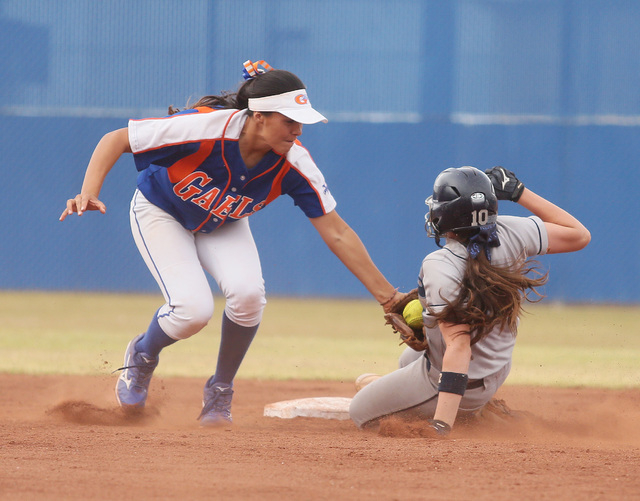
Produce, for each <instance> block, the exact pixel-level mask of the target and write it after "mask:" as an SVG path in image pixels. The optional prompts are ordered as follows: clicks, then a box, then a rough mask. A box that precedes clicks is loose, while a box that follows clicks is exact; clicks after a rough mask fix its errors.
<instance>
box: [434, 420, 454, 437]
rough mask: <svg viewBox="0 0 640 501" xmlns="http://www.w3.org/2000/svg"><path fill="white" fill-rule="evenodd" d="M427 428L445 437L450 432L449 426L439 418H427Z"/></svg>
mask: <svg viewBox="0 0 640 501" xmlns="http://www.w3.org/2000/svg"><path fill="white" fill-rule="evenodd" d="M428 422H429V428H431V429H432V430H434V431H435V432H436V433H437V434H438V435H439V436H441V437H446V436H447V435H448V434H449V433H451V426H449V425H448V424H447V423H445V422H444V421H441V420H440V419H429V420H428Z"/></svg>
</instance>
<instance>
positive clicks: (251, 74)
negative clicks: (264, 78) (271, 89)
mask: <svg viewBox="0 0 640 501" xmlns="http://www.w3.org/2000/svg"><path fill="white" fill-rule="evenodd" d="M242 65H243V66H244V69H243V70H242V76H243V77H244V79H245V80H252V79H254V78H255V77H257V76H258V75H261V74H262V73H266V72H267V71H272V70H273V68H272V67H271V65H269V63H267V62H266V61H263V60H262V59H261V60H260V61H258V62H256V63H254V62H252V61H251V60H250V59H248V60H246V61H245V62H244V63H243V64H242Z"/></svg>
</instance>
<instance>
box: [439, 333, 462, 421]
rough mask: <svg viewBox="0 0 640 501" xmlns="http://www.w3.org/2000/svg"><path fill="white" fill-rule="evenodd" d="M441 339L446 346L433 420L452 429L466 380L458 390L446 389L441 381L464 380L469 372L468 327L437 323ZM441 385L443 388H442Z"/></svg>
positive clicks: (445, 384) (446, 383)
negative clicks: (448, 379)
mask: <svg viewBox="0 0 640 501" xmlns="http://www.w3.org/2000/svg"><path fill="white" fill-rule="evenodd" d="M438 326H439V328H440V332H442V338H443V339H444V342H445V344H446V349H445V352H444V357H443V359H442V374H443V376H442V377H441V381H440V387H439V388H438V390H439V393H438V404H437V406H436V412H435V414H434V416H433V419H434V420H436V421H442V422H444V423H446V424H447V425H449V428H453V423H454V422H455V420H456V416H457V414H458V408H459V407H460V401H461V400H462V395H463V394H464V388H465V386H466V379H465V381H464V383H460V388H458V389H456V388H446V386H451V385H449V384H448V382H447V381H446V380H445V381H443V379H445V378H447V377H448V378H451V377H454V378H455V377H458V378H463V379H464V378H466V377H467V373H468V372H469V363H470V361H471V337H470V335H469V326H468V325H461V324H450V323H446V322H438ZM443 383H444V386H445V387H443Z"/></svg>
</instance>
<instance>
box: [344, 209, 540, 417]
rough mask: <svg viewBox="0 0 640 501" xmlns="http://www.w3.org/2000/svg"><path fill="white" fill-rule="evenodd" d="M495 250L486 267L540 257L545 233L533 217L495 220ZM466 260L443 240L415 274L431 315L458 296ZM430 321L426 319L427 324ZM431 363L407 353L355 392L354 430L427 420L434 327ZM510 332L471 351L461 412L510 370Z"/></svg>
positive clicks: (433, 381)
mask: <svg viewBox="0 0 640 501" xmlns="http://www.w3.org/2000/svg"><path fill="white" fill-rule="evenodd" d="M497 225H498V236H499V238H500V246H499V247H495V248H492V249H491V262H492V263H493V264H495V265H508V264H511V263H514V262H515V261H517V260H518V259H522V258H524V259H526V258H528V257H531V256H535V255H538V254H545V253H546V251H547V248H548V246H549V241H548V236H547V230H546V227H545V225H544V223H543V222H542V220H541V219H540V218H538V217H536V216H530V217H526V218H525V217H514V216H499V217H498V223H497ZM467 258H468V253H467V250H466V248H465V247H464V246H463V245H461V244H460V243H458V242H456V241H454V240H448V241H447V243H446V245H445V246H444V248H442V249H439V250H437V251H435V252H432V253H431V254H429V255H428V256H427V257H426V258H425V259H424V261H423V262H422V267H421V269H420V275H419V281H420V284H419V285H420V295H421V298H420V300H421V301H422V303H423V306H425V305H429V306H431V307H432V308H433V309H434V310H435V311H437V310H438V309H442V308H443V306H444V304H445V303H444V301H443V300H442V299H443V298H447V299H453V298H455V297H456V294H457V293H458V287H459V283H460V280H461V279H462V277H463V275H464V270H465V262H466V259H467ZM430 320H432V318H431V317H429V316H425V322H426V323H427V325H428V324H429V323H430V324H433V322H430ZM427 336H428V338H429V351H430V359H429V360H428V359H427V358H426V357H425V356H423V355H424V354H423V352H417V351H414V350H412V349H411V348H407V349H405V351H404V352H403V353H402V355H401V357H400V362H399V365H400V368H399V369H398V370H396V371H394V372H392V373H390V374H387V375H385V376H383V377H381V378H380V379H378V380H376V381H374V382H373V383H371V384H369V385H368V386H365V387H364V388H363V389H362V390H360V391H359V392H358V393H357V394H356V395H355V397H354V398H353V400H352V401H351V405H350V407H349V414H350V416H351V419H353V421H354V422H355V424H356V425H358V426H359V427H362V426H365V425H366V424H367V423H369V422H372V421H374V420H376V419H378V418H381V417H383V416H387V415H390V414H401V415H407V416H419V417H426V418H431V417H433V414H434V412H435V409H436V406H437V403H438V378H439V376H440V369H441V368H442V358H443V356H444V351H445V344H444V341H443V339H442V333H441V332H440V330H439V329H438V327H437V326H434V327H431V328H428V330H427ZM514 344H515V332H509V331H507V332H504V331H500V330H499V329H497V328H496V329H494V331H492V332H491V333H490V334H489V335H488V336H487V337H485V338H484V339H482V340H481V341H478V342H477V343H475V344H474V345H473V346H472V348H471V353H472V358H471V362H470V365H469V379H470V380H476V381H475V384H474V386H473V388H471V387H468V388H467V391H466V392H465V394H464V396H463V397H462V400H461V402H460V411H461V412H465V411H473V410H476V409H479V408H480V407H482V406H483V405H484V404H485V403H487V402H488V401H489V400H491V397H493V395H494V394H495V393H496V391H498V388H499V387H500V386H501V385H502V383H503V382H504V381H505V380H506V378H507V376H508V375H509V371H510V369H511V355H512V353H513V347H514Z"/></svg>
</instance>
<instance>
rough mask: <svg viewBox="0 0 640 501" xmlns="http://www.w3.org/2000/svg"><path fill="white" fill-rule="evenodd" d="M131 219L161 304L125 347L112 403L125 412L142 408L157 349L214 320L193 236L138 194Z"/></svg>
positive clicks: (209, 296) (158, 351)
mask: <svg viewBox="0 0 640 501" xmlns="http://www.w3.org/2000/svg"><path fill="white" fill-rule="evenodd" d="M130 216H131V230H132V233H133V236H134V240H135V242H136V245H137V246H138V250H139V251H140V254H141V255H142V257H143V259H144V261H145V263H146V264H147V266H148V268H149V270H150V271H151V273H152V275H153V276H154V278H155V279H156V281H157V282H158V285H159V286H160V289H161V291H162V294H163V295H164V298H165V301H166V303H165V304H164V305H163V306H162V307H160V308H159V309H158V311H157V312H156V313H155V314H154V317H153V318H152V320H151V322H150V324H149V327H148V329H147V331H146V332H145V333H144V334H141V335H139V336H137V337H136V338H134V339H133V340H132V341H131V343H129V346H128V347H127V350H126V353H125V363H124V368H123V372H122V373H121V375H120V378H119V380H118V383H117V385H116V397H117V398H118V402H119V403H120V405H121V406H122V407H124V408H136V407H144V405H145V403H146V399H147V393H148V388H149V383H150V380H151V376H152V374H153V371H154V369H155V368H156V366H157V365H158V358H159V357H158V355H159V353H160V351H161V350H162V348H164V347H166V346H168V345H169V344H172V343H174V342H175V341H177V340H179V339H186V338H187V337H189V336H191V335H193V334H195V333H196V332H198V331H200V330H201V329H202V328H203V327H204V326H205V325H207V322H208V321H209V319H210V318H211V315H212V314H213V297H212V295H211V290H210V287H209V283H208V281H207V278H206V276H205V273H204V271H203V269H202V266H201V265H200V262H199V260H198V254H197V251H196V246H195V240H194V235H193V234H192V232H190V231H188V230H186V229H185V228H184V227H183V226H182V225H180V224H179V223H178V222H177V221H176V220H175V219H174V218H172V217H171V216H170V215H168V214H167V213H166V212H164V211H163V210H161V209H160V208H158V207H156V206H155V205H153V204H151V203H149V202H148V201H147V200H146V199H145V198H144V196H143V195H142V194H141V193H140V192H138V191H136V193H135V195H134V198H133V200H132V202H131V212H130Z"/></svg>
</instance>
